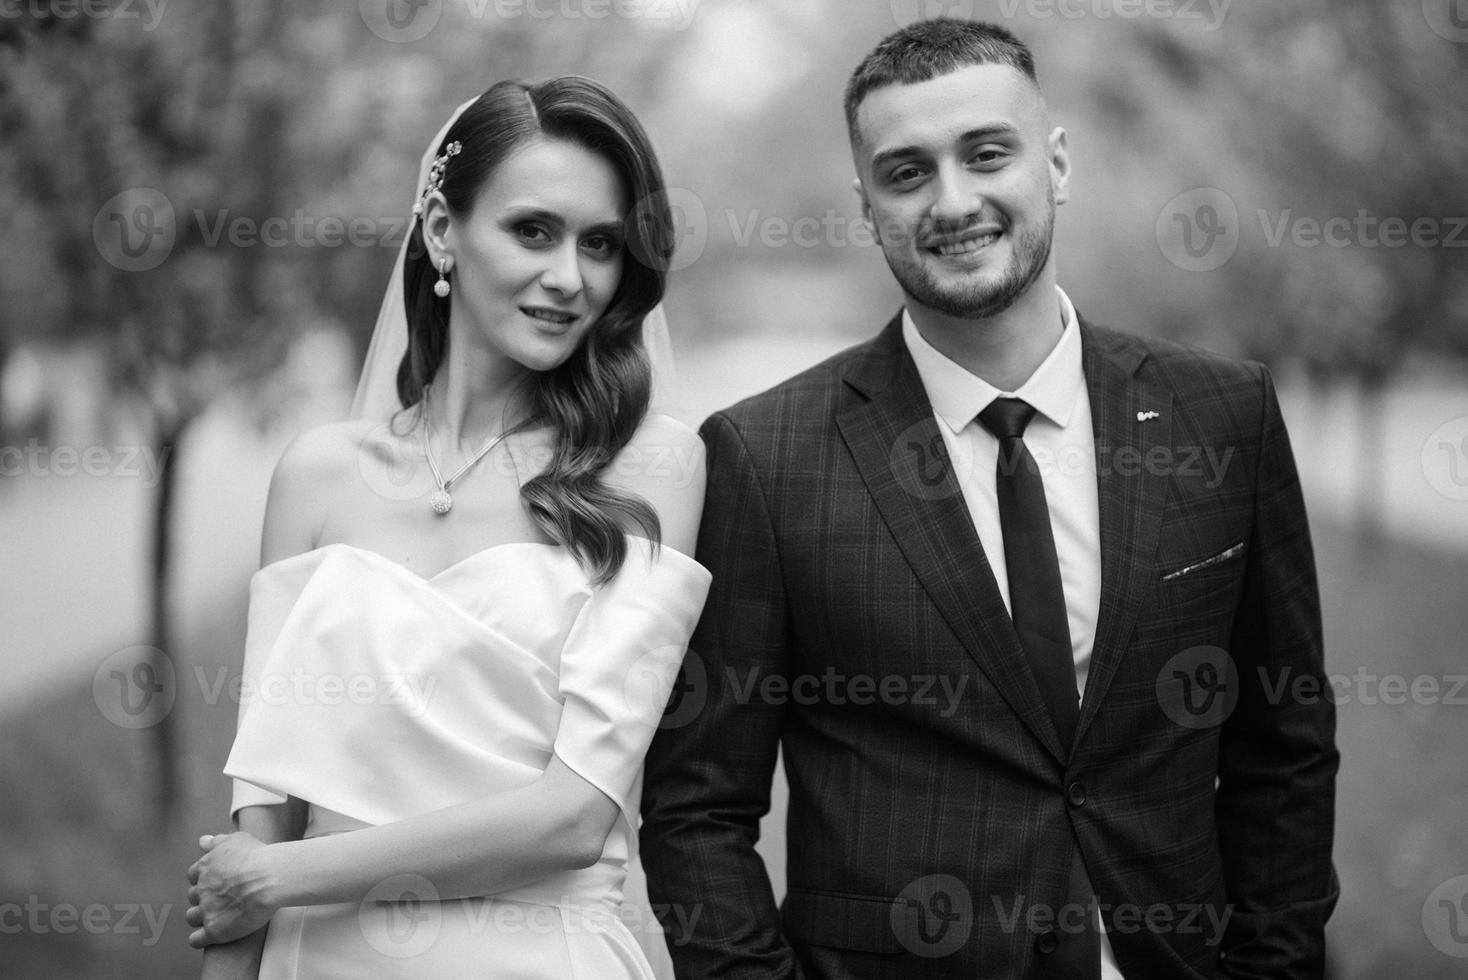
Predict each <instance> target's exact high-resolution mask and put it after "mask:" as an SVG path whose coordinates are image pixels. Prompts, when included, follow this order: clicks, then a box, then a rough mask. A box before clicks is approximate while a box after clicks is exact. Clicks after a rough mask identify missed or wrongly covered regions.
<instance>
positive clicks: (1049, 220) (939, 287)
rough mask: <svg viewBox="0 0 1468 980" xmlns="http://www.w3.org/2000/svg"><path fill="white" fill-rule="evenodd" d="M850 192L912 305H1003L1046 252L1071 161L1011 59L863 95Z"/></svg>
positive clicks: (971, 309)
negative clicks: (856, 197)
mask: <svg viewBox="0 0 1468 980" xmlns="http://www.w3.org/2000/svg"><path fill="white" fill-rule="evenodd" d="M857 121H858V125H857V130H856V133H855V138H854V140H853V146H852V150H853V153H854V155H855V161H856V165H857V171H858V174H859V177H858V181H857V191H858V193H859V194H860V195H861V198H862V205H863V210H864V211H865V213H866V216H867V217H868V219H869V220H871V221H872V223H873V224H874V226H875V227H876V231H877V237H878V240H879V241H880V243H881V245H882V251H883V254H884V256H885V257H886V259H887V264H888V265H889V266H890V267H891V269H892V273H893V275H894V276H895V277H896V279H897V281H898V283H899V284H901V286H902V288H903V290H904V291H905V292H906V294H907V296H908V299H909V302H910V303H914V304H917V305H920V306H924V307H927V308H930V309H933V310H935V311H938V312H940V313H944V314H947V315H949V316H954V317H963V318H967V319H974V318H980V317H987V316H993V315H995V314H997V313H1000V312H1003V311H1004V310H1005V309H1007V308H1008V307H1009V306H1010V304H1012V303H1013V302H1014V301H1015V300H1016V299H1017V298H1018V297H1019V296H1020V295H1022V294H1023V293H1024V292H1025V291H1026V290H1027V289H1028V288H1029V287H1030V286H1031V285H1032V284H1033V283H1034V282H1035V280H1036V279H1037V278H1038V277H1039V276H1040V274H1041V273H1042V271H1044V269H1045V268H1046V267H1047V265H1048V263H1049V261H1050V240H1051V235H1052V231H1053V228H1054V215H1055V205H1056V203H1057V202H1058V201H1060V200H1064V193H1065V188H1066V179H1067V177H1068V174H1069V163H1068V160H1067V158H1066V154H1065V141H1064V134H1063V132H1062V131H1061V130H1055V131H1054V132H1053V133H1052V132H1050V131H1049V127H1048V124H1047V122H1046V116H1045V106H1044V102H1043V99H1042V97H1041V96H1040V93H1039V90H1038V89H1037V88H1035V86H1034V85H1033V83H1031V82H1030V81H1029V79H1027V78H1026V77H1025V76H1024V75H1022V74H1021V73H1020V72H1018V71H1016V70H1014V69H1013V68H1010V67H1008V66H1007V65H997V64H984V65H973V66H969V67H965V68H961V69H959V70H957V71H952V72H948V73H947V74H940V75H938V76H936V77H934V78H931V79H927V80H925V81H920V82H914V83H911V84H896V85H886V86H882V87H880V88H877V89H874V90H872V91H871V92H869V93H868V94H867V96H866V98H865V99H864V100H863V102H862V103H861V106H860V109H859V112H858V117H857Z"/></svg>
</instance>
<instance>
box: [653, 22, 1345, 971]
mask: <svg viewBox="0 0 1468 980" xmlns="http://www.w3.org/2000/svg"><path fill="white" fill-rule="evenodd" d="M846 112H847V123H848V128H849V132H850V136H851V146H852V152H853V155H854V158H855V161H856V168H857V174H858V180H857V189H858V192H859V193H860V195H861V200H862V206H863V209H864V211H865V214H866V217H867V218H868V220H869V221H870V222H871V223H872V225H873V227H874V228H875V230H876V232H877V234H878V236H879V239H880V242H881V246H882V250H883V252H884V254H885V256H886V259H887V263H888V265H889V266H890V267H891V269H892V273H893V275H894V276H895V277H896V278H897V281H898V283H899V284H900V285H901V286H902V289H903V293H904V296H905V298H906V305H905V308H904V310H903V311H901V312H900V313H899V314H898V315H897V316H896V317H894V318H893V319H892V320H891V322H889V323H888V324H887V326H886V328H885V329H884V330H883V331H882V332H881V333H880V334H879V335H878V336H877V337H876V338H875V339H873V340H871V341H869V342H867V343H865V344H861V345H859V346H857V347H854V348H852V349H850V350H848V351H846V352H844V353H842V354H838V355H837V356H835V357H833V358H832V359H830V360H828V361H826V362H825V363H823V364H821V365H818V366H816V367H814V368H812V369H810V370H809V371H806V372H804V373H803V374H801V375H799V376H797V377H795V378H792V379H791V380H789V381H787V382H785V383H784V384H781V385H779V386H778V387H776V388H774V389H773V390H771V391H768V392H766V393H764V394H762V395H759V396H756V397H754V398H751V399H749V400H747V401H744V402H741V403H740V404H738V405H736V406H734V407H733V408H730V409H727V410H726V411H723V412H719V413H717V414H715V415H714V416H713V417H711V418H710V419H709V420H708V421H707V422H706V423H705V424H704V426H703V430H702V435H703V438H704V441H705V442H706V444H707V446H708V452H709V457H708V461H709V480H708V497H707V504H706V509H705V514H704V521H703V528H702V532H701V536H700V539H699V544H698V558H699V560H700V561H701V562H702V563H703V564H704V565H706V566H707V567H708V568H709V570H710V571H711V572H712V573H713V587H712V591H711V593H710V595H709V600H708V605H707V607H706V609H705V611H704V614H703V619H702V622H701V623H700V625H699V628H698V631H697V632H696V634H695V635H694V638H693V641H692V644H691V648H690V649H691V652H690V654H689V656H688V658H687V660H686V661H685V664H684V677H683V678H682V683H681V685H680V686H681V687H682V688H683V690H684V693H683V701H681V702H680V701H677V700H675V701H674V702H673V704H671V705H670V706H669V712H668V714H667V716H666V717H665V722H664V726H663V728H662V730H661V731H660V732H659V733H658V736H657V739H656V740H655V742H654V744H653V748H652V751H651V754H650V755H649V757H648V761H647V772H646V783H645V791H644V798H643V816H644V824H643V828H642V842H643V861H644V863H645V865H646V868H647V875H648V880H649V887H650V892H651V896H652V900H653V903H654V905H655V907H662V908H671V909H674V910H677V911H678V912H679V913H680V914H679V915H676V916H675V915H672V914H669V915H668V916H667V918H666V921H665V925H667V926H668V927H669V928H670V929H676V928H677V927H678V922H680V921H682V922H689V921H693V922H696V927H695V928H694V929H693V931H692V932H689V933H686V934H673V935H670V937H669V939H670V944H669V945H670V949H671V952H672V955H673V958H674V962H675V964H676V965H677V968H678V974H679V976H680V977H688V978H694V977H698V978H702V977H720V978H750V980H766V978H771V977H806V978H810V980H816V978H838V977H840V978H858V977H859V978H887V977H891V978H906V977H955V978H956V977H963V978H967V980H976V978H982V980H1007V978H1015V980H1018V978H1046V980H1048V978H1061V980H1069V978H1102V977H1106V978H1114V977H1124V978H1125V980H1184V978H1199V977H1235V978H1245V977H1248V978H1261V980H1262V978H1269V980H1280V978H1294V977H1298V978H1305V977H1315V978H1318V977H1321V976H1322V974H1323V971H1324V959H1325V950H1324V939H1323V933H1324V926H1325V921H1326V919H1327V917H1328V916H1329V914H1330V911H1331V909H1332V907H1333V906H1334V904H1335V901H1336V896H1337V886H1336V881H1335V876H1334V872H1333V870H1332V867H1331V859H1330V855H1331V835H1332V822H1333V801H1334V782H1335V773H1336V767H1337V755H1336V751H1335V748H1334V745H1333V731H1334V716H1333V708H1332V704H1331V701H1330V699H1328V698H1323V697H1316V698H1297V697H1292V695H1291V693H1290V692H1292V691H1295V692H1298V691H1302V690H1308V689H1309V685H1310V684H1312V683H1313V684H1318V685H1320V686H1317V687H1315V688H1314V690H1317V691H1319V690H1324V689H1325V687H1324V680H1325V678H1324V665H1323V660H1322V652H1321V638H1320V617H1319V601H1318V596H1317V593H1316V585H1315V571H1314V562H1313V558H1312V554H1311V545H1310V537H1309V532H1308V530H1307V527H1306V521H1305V512H1304V507H1303V503H1302V500H1301V496H1300V487H1299V482H1298V479H1297V477H1296V472H1295V466H1294V462H1293V460H1292V457H1291V453H1290V446H1289V440H1288V438H1287V436H1286V434H1285V429H1284V424H1283V422H1282V420H1281V417H1280V410H1279V405H1278V402H1277V401H1276V398H1275V392H1274V387H1273V384H1272V383H1271V381H1270V376H1269V373H1268V372H1267V371H1266V370H1265V369H1264V368H1263V367H1262V366H1261V365H1259V364H1254V363H1248V362H1240V361H1230V360H1227V359H1224V358H1222V357H1217V356H1214V355H1212V354H1208V353H1205V352H1203V351H1199V350H1194V349H1190V348H1185V347H1181V346H1177V345H1173V344H1168V343H1162V342H1158V341H1150V340H1143V339H1141V338H1138V337H1134V336H1131V335H1128V334H1125V333H1121V332H1118V331H1114V330H1110V329H1107V328H1104V327H1101V326H1097V325H1095V324H1092V323H1090V322H1089V321H1087V320H1085V319H1083V318H1081V317H1080V316H1079V315H1078V314H1077V313H1076V311H1075V308H1074V307H1073V306H1072V305H1071V301H1070V299H1069V298H1068V297H1067V296H1066V295H1065V294H1064V293H1063V292H1061V291H1060V289H1059V288H1058V287H1057V285H1056V274H1055V261H1054V258H1053V256H1052V254H1051V237H1052V228H1053V221H1054V214H1055V206H1056V205H1057V204H1059V203H1063V202H1064V201H1065V200H1066V197H1067V194H1068V187H1069V179H1070V161H1069V157H1068V152H1067V148H1066V137H1065V132H1064V130H1062V129H1059V128H1053V129H1052V128H1051V127H1050V125H1049V123H1048V121H1047V118H1046V108H1045V102H1044V99H1043V97H1042V95H1041V93H1040V89H1039V87H1038V85H1037V83H1036V80H1035V71H1034V66H1033V62H1032V60H1031V56H1030V52H1029V51H1028V49H1027V48H1026V47H1025V46H1024V45H1023V44H1021V43H1020V42H1019V41H1018V40H1016V39H1015V38H1014V37H1013V36H1012V35H1011V34H1009V33H1008V32H1007V31H1005V30H1003V29H1000V28H997V27H992V26H989V25H984V24H979V23H973V22H962V21H954V20H935V21H925V22H919V23H917V24H914V25H913V26H911V27H908V28H906V29H904V30H902V31H899V32H897V33H896V34H894V35H892V36H891V37H889V38H887V39H886V40H884V41H883V42H882V43H881V44H880V45H878V47H877V48H876V49H875V50H874V51H872V52H871V54H870V55H868V56H867V58H866V60H864V61H863V62H862V64H861V65H860V66H859V67H858V68H857V69H856V72H855V73H854V75H853V76H852V78H851V82H850V84H849V86H848V88H847V94H846ZM1301 679H1303V680H1301ZM1282 680H1283V681H1284V682H1285V683H1281V681H1282ZM780 748H783V750H784V762H785V770H786V774H787V776H788V779H789V784H790V810H789V821H788V842H787V851H788V880H789V892H788V894H787V896H786V897H785V900H784V902H783V903H782V904H781V905H780V906H779V908H778V909H777V908H776V905H775V902H774V898H773V896H772V893H771V889H770V884H769V880H768V878H767V876H766V874H765V869H764V865H763V863H762V861H761V859H760V857H759V856H758V855H757V854H756V853H755V850H754V844H755V840H756V838H757V836H758V824H759V819H760V817H761V815H763V814H764V813H765V812H766V811H767V810H768V808H769V795H770V781H771V777H772V772H773V770H774V767H775V761H776V753H777V749H780ZM694 909H697V910H698V911H699V913H700V914H699V915H697V916H696V917H693V916H691V915H689V912H690V910H694Z"/></svg>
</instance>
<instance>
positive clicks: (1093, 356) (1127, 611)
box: [1076, 319, 1173, 743]
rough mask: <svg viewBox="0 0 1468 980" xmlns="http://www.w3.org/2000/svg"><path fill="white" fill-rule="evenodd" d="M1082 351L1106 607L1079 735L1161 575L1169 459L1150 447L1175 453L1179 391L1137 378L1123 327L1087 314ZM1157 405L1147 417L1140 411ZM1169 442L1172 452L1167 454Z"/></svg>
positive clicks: (1137, 358)
mask: <svg viewBox="0 0 1468 980" xmlns="http://www.w3.org/2000/svg"><path fill="white" fill-rule="evenodd" d="M1080 326H1081V358H1082V364H1083V366H1084V370H1085V374H1086V388H1087V391H1088V393H1089V401H1090V403H1091V424H1092V427H1093V429H1094V434H1095V439H1096V482H1097V490H1098V498H1099V504H1100V511H1101V514H1100V516H1101V607H1100V610H1099V614H1098V619H1097V623H1096V641H1095V644H1094V645H1093V646H1092V653H1091V668H1090V673H1089V677H1088V679H1087V681H1086V690H1085V696H1084V698H1083V699H1082V701H1081V714H1080V719H1079V721H1078V722H1077V726H1076V739H1077V742H1078V743H1079V740H1080V739H1081V738H1083V737H1084V735H1085V732H1086V728H1087V726H1088V725H1090V723H1091V721H1092V720H1093V719H1094V718H1095V717H1096V713H1097V712H1098V711H1099V710H1100V706H1101V703H1102V701H1103V699H1104V698H1105V696H1106V690H1107V688H1108V687H1110V685H1111V680H1112V678H1113V677H1115V676H1116V670H1117V667H1118V666H1119V665H1120V663H1121V658H1122V654H1123V653H1124V652H1125V650H1126V646H1127V642H1128V639H1129V638H1130V636H1131V633H1132V628H1133V627H1134V626H1135V624H1136V620H1137V610H1138V608H1139V607H1140V605H1141V602H1142V597H1143V596H1145V595H1148V594H1149V593H1150V592H1151V590H1152V584H1153V580H1154V579H1155V578H1156V569H1155V560H1156V554H1157V538H1158V533H1159V530H1160V527H1161V522H1162V509H1163V505H1164V503H1165V502H1166V499H1167V485H1168V479H1169V469H1170V467H1168V466H1165V465H1164V466H1158V465H1156V464H1155V463H1153V464H1151V465H1149V464H1148V462H1147V460H1148V453H1149V452H1151V451H1152V450H1153V449H1154V448H1156V447H1161V449H1160V450H1159V451H1158V455H1157V457H1156V458H1158V459H1166V460H1168V461H1171V460H1172V459H1173V455H1172V451H1171V447H1172V393H1171V392H1170V391H1168V390H1166V389H1164V388H1160V387H1158V386H1156V385H1149V384H1146V383H1143V382H1140V381H1138V380H1137V379H1136V377H1135V375H1136V370H1137V368H1138V367H1140V366H1141V363H1142V361H1143V360H1144V359H1145V358H1146V356H1147V354H1146V351H1145V349H1143V348H1142V347H1141V346H1140V345H1138V344H1137V343H1135V342H1134V341H1132V340H1130V339H1129V338H1127V337H1126V336H1125V335H1123V334H1118V333H1115V332H1113V331H1109V330H1103V329H1098V328H1096V327H1094V326H1093V325H1091V324H1090V323H1087V322H1086V321H1085V320H1084V319H1082V320H1081V321H1080ZM1144 412H1156V413H1157V415H1156V416H1155V417H1151V418H1145V419H1139V418H1138V413H1144ZM1162 450H1166V455H1165V456H1163V455H1162Z"/></svg>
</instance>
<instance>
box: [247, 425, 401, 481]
mask: <svg viewBox="0 0 1468 980" xmlns="http://www.w3.org/2000/svg"><path fill="white" fill-rule="evenodd" d="M391 438H392V435H391V433H390V432H389V429H388V425H387V423H385V422H377V421H374V420H371V419H348V420H346V421H343V422H331V423H328V424H326V425H319V426H316V427H315V428H313V429H307V430H306V431H305V432H302V433H301V434H300V435H298V436H296V437H295V438H294V439H292V440H291V442H290V444H289V445H288V446H286V448H285V451H284V452H283V453H282V454H281V457H280V461H279V462H278V463H276V466H275V479H276V480H281V479H284V480H286V481H288V482H309V483H316V482H317V481H321V480H326V481H331V480H334V479H336V478H339V477H341V476H343V475H346V474H348V473H350V472H351V470H352V469H353V468H355V467H356V466H357V465H358V458H359V457H360V456H361V455H362V454H363V453H369V454H370V453H375V452H378V451H381V449H382V448H384V447H385V446H386V444H387V441H388V440H389V439H391Z"/></svg>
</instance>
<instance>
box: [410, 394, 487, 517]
mask: <svg viewBox="0 0 1468 980" xmlns="http://www.w3.org/2000/svg"><path fill="white" fill-rule="evenodd" d="M430 387H432V386H431V385H424V386H423V455H424V457H425V458H427V460H428V469H429V471H430V472H431V473H432V474H433V482H434V485H435V486H437V487H438V490H437V491H435V492H434V493H433V494H432V495H431V496H430V497H429V498H428V502H429V504H430V505H431V506H432V507H433V512H434V513H435V514H438V515H440V516H442V515H443V514H447V513H448V512H449V510H450V509H451V508H452V507H453V506H454V498H453V495H451V494H450V493H449V487H451V486H453V485H454V481H456V480H458V479H459V478H460V477H461V476H463V475H464V474H465V473H467V472H469V470H471V469H472V468H473V467H474V465H475V464H476V463H478V462H479V461H480V460H481V459H483V458H484V457H485V456H487V455H489V452H490V450H492V449H493V448H494V447H495V446H497V445H499V444H500V442H501V441H502V440H503V439H504V438H505V432H503V431H500V432H498V433H496V434H495V435H493V436H491V437H490V438H489V439H487V440H485V443H484V446H483V447H482V448H480V450H479V452H477V453H475V454H474V455H473V456H471V457H470V458H469V460H468V462H466V463H465V464H464V465H463V466H460V467H459V468H458V469H457V470H455V471H454V474H453V476H450V477H449V478H448V479H447V480H445V479H444V477H443V473H441V472H440V471H439V468H438V461H437V460H435V459H434V458H433V447H432V445H431V444H430V443H431V441H432V438H431V437H432V435H433V423H431V422H429V421H428V390H429V388H430Z"/></svg>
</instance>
